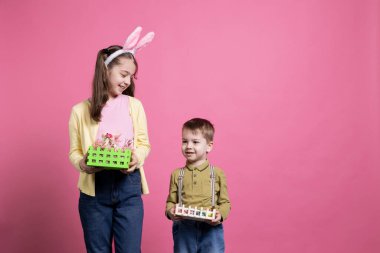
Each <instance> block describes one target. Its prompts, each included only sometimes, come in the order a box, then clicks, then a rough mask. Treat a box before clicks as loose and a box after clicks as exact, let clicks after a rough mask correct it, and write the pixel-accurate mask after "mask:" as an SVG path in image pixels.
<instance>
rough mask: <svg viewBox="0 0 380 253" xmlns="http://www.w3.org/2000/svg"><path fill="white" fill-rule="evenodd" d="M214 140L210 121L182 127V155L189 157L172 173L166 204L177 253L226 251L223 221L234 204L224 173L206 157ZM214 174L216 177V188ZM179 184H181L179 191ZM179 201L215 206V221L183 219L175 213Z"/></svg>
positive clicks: (199, 205) (195, 121)
mask: <svg viewBox="0 0 380 253" xmlns="http://www.w3.org/2000/svg"><path fill="white" fill-rule="evenodd" d="M213 138H214V126H213V125H212V124H211V123H210V122H209V121H208V120H205V119H200V118H194V119H191V120H189V121H187V122H186V123H185V124H184V125H183V127H182V154H183V156H184V157H185V158H186V166H185V167H184V168H180V169H176V170H175V171H173V173H172V174H171V178H170V189H169V196H168V198H167V201H166V216H167V217H168V218H169V219H171V220H173V239H174V252H175V253H185V252H186V253H199V252H201V253H210V252H213V253H219V252H224V236H223V225H222V222H223V221H225V220H226V219H227V217H228V214H229V212H230V209H231V204H230V200H229V198H228V193H227V184H226V177H225V176H224V173H223V171H222V170H221V169H219V168H216V167H213V166H211V165H210V163H209V161H208V160H207V154H208V153H209V152H210V151H211V150H212V147H213ZM181 170H182V171H183V172H181ZM180 173H183V177H182V179H181V181H182V183H180V180H179V176H180ZM211 175H214V178H215V179H214V187H212V183H211V182H212V177H211ZM179 185H182V188H181V189H182V190H180V191H179V188H178V187H179ZM212 188H213V189H214V198H213V194H212V190H211V189H212ZM179 192H180V193H181V194H179ZM180 198H181V199H180ZM180 202H181V203H182V204H184V205H185V206H186V207H188V206H192V207H198V208H201V207H203V209H206V208H212V206H213V203H214V205H215V209H216V216H215V219H213V220H209V221H207V222H204V221H195V220H189V219H184V218H183V217H181V216H178V215H176V214H175V205H176V204H177V203H180Z"/></svg>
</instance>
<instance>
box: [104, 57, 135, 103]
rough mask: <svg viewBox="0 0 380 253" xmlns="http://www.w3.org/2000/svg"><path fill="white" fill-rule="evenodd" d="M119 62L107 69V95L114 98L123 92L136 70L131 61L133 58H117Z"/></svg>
mask: <svg viewBox="0 0 380 253" xmlns="http://www.w3.org/2000/svg"><path fill="white" fill-rule="evenodd" d="M119 61H120V64H118V65H114V66H113V67H112V68H111V69H108V71H107V75H108V84H109V87H108V96H109V98H115V97H117V96H119V95H121V94H122V93H123V91H125V90H126V89H127V88H128V87H129V85H131V80H132V78H134V74H135V72H136V66H135V64H134V63H133V59H129V58H125V57H121V58H120V59H119Z"/></svg>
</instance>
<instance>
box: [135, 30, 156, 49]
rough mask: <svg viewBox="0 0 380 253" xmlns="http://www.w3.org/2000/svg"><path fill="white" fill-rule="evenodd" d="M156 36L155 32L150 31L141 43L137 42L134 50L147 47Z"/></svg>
mask: <svg viewBox="0 0 380 253" xmlns="http://www.w3.org/2000/svg"><path fill="white" fill-rule="evenodd" d="M153 38H154V32H149V33H147V34H146V35H145V36H144V37H143V38H142V39H141V40H140V41H139V43H138V44H137V46H136V47H135V48H134V49H133V50H134V52H136V51H137V50H139V49H141V48H143V47H146V45H148V44H149V43H150V42H152V40H153Z"/></svg>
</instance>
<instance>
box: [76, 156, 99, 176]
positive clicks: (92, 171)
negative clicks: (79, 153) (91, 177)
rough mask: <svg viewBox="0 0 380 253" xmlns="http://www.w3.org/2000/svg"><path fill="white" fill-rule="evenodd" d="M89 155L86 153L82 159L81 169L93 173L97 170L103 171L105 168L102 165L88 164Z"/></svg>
mask: <svg viewBox="0 0 380 253" xmlns="http://www.w3.org/2000/svg"><path fill="white" fill-rule="evenodd" d="M87 157H88V154H85V155H84V157H83V159H82V160H80V162H79V167H80V168H81V170H82V171H83V172H85V173H87V174H93V173H95V172H99V171H102V170H104V168H102V167H92V166H88V165H87V164H86V162H87Z"/></svg>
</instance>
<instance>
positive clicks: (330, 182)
mask: <svg viewBox="0 0 380 253" xmlns="http://www.w3.org/2000/svg"><path fill="white" fill-rule="evenodd" d="M379 15H380V4H379V1H375V0H374V1H370V0H357V1H355V0H351V1H347V0H335V1H332V0H319V1H317V0H310V1H299V0H298V1H297V0H277V1H276V0H247V1H243V0H235V1H221V0H219V1H211V0H194V1H180V0H173V1H153V0H151V1H109V0H107V1H105V0H104V1H94V0H86V1H77V0H65V1H49V0H34V1H25V0H24V1H12V0H1V1H0V29H1V30H0V32H1V33H0V34H1V35H0V43H1V44H0V56H1V57H0V62H1V66H0V78H1V81H0V82H1V88H2V89H1V92H0V103H1V104H0V108H1V109H0V110H1V118H2V119H1V122H2V123H1V126H0V127H1V129H0V130H1V134H2V138H1V150H0V151H1V152H0V158H1V164H0V166H1V170H0V187H1V190H0V233H1V234H0V245H1V246H0V247H1V248H0V251H2V252H17V253H18V252H56V253H61V252H62V253H63V252H84V250H85V249H84V242H83V236H82V230H81V225H80V221H79V215H78V212H77V201H78V190H77V189H76V183H77V177H78V173H77V172H76V171H75V170H74V168H73V167H72V166H71V165H70V163H69V161H68V149H69V138H68V118H69V112H70V109H71V106H72V105H73V104H75V103H77V102H79V101H81V100H83V99H85V98H87V97H88V96H89V95H90V82H91V79H92V75H93V68H94V64H95V57H96V53H97V51H98V49H100V48H102V47H106V46H108V45H110V44H121V43H123V42H124V39H125V37H126V35H127V34H128V33H129V32H131V31H132V30H133V28H134V27H136V26H137V25H142V26H143V28H145V29H144V31H145V32H147V31H150V30H154V31H155V32H156V34H157V36H156V39H155V40H154V42H153V43H152V44H151V45H150V46H149V47H147V48H146V49H144V50H143V51H142V52H141V54H139V55H138V60H139V64H140V72H139V75H138V81H137V95H136V96H137V97H138V98H139V99H141V100H142V102H143V104H144V106H145V110H146V113H147V117H148V124H149V134H150V138H151V143H152V152H151V155H150V157H149V158H148V160H147V162H146V167H145V169H146V173H147V178H148V182H149V184H150V189H151V194H150V195H148V196H145V197H144V203H145V220H144V232H143V245H142V248H143V252H147V253H149V252H171V248H172V240H171V222H170V221H168V220H166V218H165V217H164V215H163V210H164V205H165V198H166V194H167V191H168V184H169V175H170V172H171V171H172V170H173V169H174V168H176V167H178V166H181V165H182V164H183V162H184V160H183V158H182V156H181V153H180V137H181V136H180V128H181V125H182V123H183V122H184V121H185V120H187V119H189V118H191V117H195V116H197V117H205V118H208V119H210V120H211V121H212V122H213V123H214V124H215V127H216V137H215V149H214V151H213V152H212V153H211V155H210V160H211V161H212V163H214V164H216V165H219V166H221V167H222V168H224V169H225V172H226V174H227V179H228V183H229V192H230V197H231V201H232V206H233V207H232V212H231V216H230V218H229V219H228V220H227V221H226V222H225V239H226V244H227V250H226V252H233V253H235V252H260V253H261V252H262V253H264V252H265V253H278V252H281V253H288V252H289V253H290V252H291V253H295V252H297V253H298V252H299V253H304V252H308V253H309V252H310V253H313V252H315V253H321V252H323V253H330V252H331V253H337V252H342V253H343V252H344V253H357V252H365V253H375V252H376V253H377V252H380V239H379V238H380V236H379V235H380V217H379V216H380V201H379V200H380V183H379V182H380V171H379V168H380V158H379V157H380V155H379V152H380V135H379V130H380V107H379V106H380V103H379V102H380V90H379V83H380V82H379V81H380V80H379V67H380V60H379V59H380V51H379V48H380V46H379V45H380V37H379V36H380V21H379Z"/></svg>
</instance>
